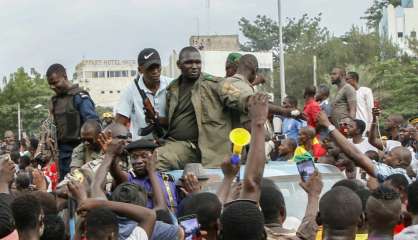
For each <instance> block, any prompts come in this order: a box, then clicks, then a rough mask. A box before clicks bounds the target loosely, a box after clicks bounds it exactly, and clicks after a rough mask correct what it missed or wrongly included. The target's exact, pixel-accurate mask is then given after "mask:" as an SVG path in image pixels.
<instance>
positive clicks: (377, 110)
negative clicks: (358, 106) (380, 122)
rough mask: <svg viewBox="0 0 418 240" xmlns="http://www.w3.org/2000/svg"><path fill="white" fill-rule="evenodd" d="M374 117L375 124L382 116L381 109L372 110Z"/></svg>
mask: <svg viewBox="0 0 418 240" xmlns="http://www.w3.org/2000/svg"><path fill="white" fill-rule="evenodd" d="M372 115H373V122H375V121H376V119H377V118H378V117H379V116H380V109H379V108H372Z"/></svg>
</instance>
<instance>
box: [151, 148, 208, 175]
mask: <svg viewBox="0 0 418 240" xmlns="http://www.w3.org/2000/svg"><path fill="white" fill-rule="evenodd" d="M156 151H157V160H158V164H157V167H158V170H160V171H162V172H164V171H171V170H178V169H184V166H186V164H188V163H200V162H201V154H200V150H199V148H198V146H197V145H196V144H194V143H192V142H190V141H174V140H168V141H167V142H166V143H165V144H164V145H163V146H161V147H159V148H157V149H156Z"/></svg>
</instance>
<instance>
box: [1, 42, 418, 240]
mask: <svg viewBox="0 0 418 240" xmlns="http://www.w3.org/2000/svg"><path fill="white" fill-rule="evenodd" d="M220 64H223V63H220ZM177 66H178V68H179V69H180V76H179V77H177V78H176V79H171V78H168V77H165V76H161V59H160V55H159V53H158V51H156V50H155V49H152V48H146V49H143V50H142V51H141V52H140V53H139V55H138V72H139V74H138V76H137V77H135V78H134V79H132V81H131V82H130V83H129V84H128V86H127V87H126V89H125V90H124V92H123V93H122V94H121V97H120V100H119V102H118V104H117V106H115V108H114V112H113V113H111V112H106V113H103V114H102V115H101V116H99V115H98V114H97V112H96V110H95V105H94V102H93V100H92V99H91V98H90V95H89V93H88V92H87V91H85V90H83V89H81V88H79V87H78V85H77V84H73V83H72V82H71V81H69V80H68V77H67V73H66V70H65V68H64V67H63V66H62V65H61V64H53V65H51V66H50V67H49V68H48V70H47V72H46V77H47V80H48V84H49V86H50V88H51V89H52V90H53V91H54V93H55V94H54V96H51V104H50V108H49V112H50V116H49V118H48V120H47V121H45V122H43V123H42V124H41V123H40V127H39V132H40V133H39V135H36V136H29V137H28V136H26V135H25V136H19V138H18V137H16V136H15V134H14V132H13V131H11V130H9V131H6V132H5V133H4V139H3V140H2V142H1V150H0V154H1V155H0V239H23V240H32V239H42V240H64V239H88V240H96V239H97V240H103V239H122V240H128V239H129V240H133V239H141V240H145V239H156V240H159V239H167V240H171V239H173V240H174V239H180V240H183V239H207V240H216V239H223V240H240V239H245V240H262V239H306V240H309V239H336V240H337V239H338V240H349V239H379V240H380V239H396V240H410V239H411V240H412V239H415V240H416V239H418V182H417V181H416V177H417V173H418V162H417V160H418V144H417V142H418V134H417V129H418V118H413V119H404V118H403V116H401V115H399V114H391V115H389V116H388V117H387V118H386V119H382V121H379V117H380V114H382V115H384V116H387V115H388V114H387V113H385V112H384V108H382V110H381V109H380V106H379V104H378V102H377V101H375V100H374V98H373V94H372V90H371V89H370V88H367V87H364V86H361V85H362V84H361V81H360V79H361V76H359V75H358V74H357V73H356V72H347V73H346V71H345V69H344V68H342V67H335V68H334V69H332V71H331V73H330V82H329V84H321V85H319V86H317V87H315V86H306V88H305V89H304V92H303V98H304V103H303V104H299V105H298V101H297V98H298V97H302V96H286V97H285V98H284V100H283V101H282V103H281V104H279V105H276V104H274V103H273V102H272V101H271V99H270V97H269V95H267V94H265V93H262V92H261V91H258V90H257V88H259V87H258V85H259V84H263V83H264V81H265V77H264V76H262V75H261V74H259V71H258V61H257V58H256V57H255V56H254V55H252V54H245V55H241V54H239V53H231V54H230V55H229V56H228V58H227V59H226V63H225V71H226V74H225V76H212V75H209V74H206V73H203V72H202V71H201V69H202V61H201V56H200V53H199V51H198V50H197V49H196V48H194V47H185V48H183V49H182V50H181V51H180V53H179V59H178V61H177ZM288 87H290V88H291V87H292V86H288ZM332 87H335V94H332V95H333V96H330V88H332ZM414 104H416V102H415V103H412V105H414ZM248 133H250V135H249V134H248ZM17 139H21V140H19V141H18V140H17ZM237 139H238V140H237ZM241 140H242V141H243V142H245V141H247V145H246V146H243V145H245V144H246V143H239V142H240V141H241ZM274 169H276V170H274ZM286 169H293V170H294V171H293V170H292V171H290V170H286ZM268 170H270V171H268ZM286 171H290V172H289V173H287V172H286ZM278 172H280V173H281V174H278V175H277V176H276V175H274V174H272V173H278ZM267 173H268V174H267ZM295 173H296V176H297V179H298V180H297V184H295V185H294V186H293V188H294V189H293V190H291V189H288V188H286V189H284V188H283V187H281V186H284V184H281V183H283V182H281V181H282V180H281V179H285V178H284V177H283V176H287V175H289V176H288V177H291V176H290V175H292V174H293V175H295ZM331 173H333V174H334V175H333V176H334V177H333V178H330V177H329V176H330V174H331ZM286 174H287V175H286ZM280 175H281V176H282V177H281V176H280ZM283 181H284V180H283ZM292 191H300V193H301V195H300V198H303V199H304V201H302V202H304V204H303V205H300V206H297V208H300V209H303V210H305V212H304V216H303V217H300V219H297V218H295V216H289V214H287V213H289V212H292V211H293V210H294V209H291V207H287V206H286V205H288V206H289V205H292V207H295V205H294V204H292V202H289V198H288V196H289V195H290V194H292ZM303 210H302V211H303Z"/></svg>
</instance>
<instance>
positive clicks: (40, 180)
mask: <svg viewBox="0 0 418 240" xmlns="http://www.w3.org/2000/svg"><path fill="white" fill-rule="evenodd" d="M32 176H33V184H34V185H35V186H36V189H38V190H39V191H46V190H47V188H48V186H47V184H46V180H45V176H44V174H43V173H42V171H41V170H39V169H33V172H32Z"/></svg>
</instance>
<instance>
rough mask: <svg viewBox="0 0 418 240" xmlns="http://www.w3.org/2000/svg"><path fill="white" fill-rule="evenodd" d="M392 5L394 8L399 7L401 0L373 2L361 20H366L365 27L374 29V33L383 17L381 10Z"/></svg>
mask: <svg viewBox="0 0 418 240" xmlns="http://www.w3.org/2000/svg"><path fill="white" fill-rule="evenodd" d="M389 4H392V5H393V6H394V7H397V6H399V5H401V0H374V1H373V4H372V6H370V7H369V8H368V9H367V10H366V12H365V14H366V16H364V17H363V19H366V20H367V26H368V27H369V28H371V29H374V30H375V31H376V32H377V30H378V29H379V23H380V20H381V19H382V17H383V10H384V9H385V8H386V7H387V6H388V5H389Z"/></svg>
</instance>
